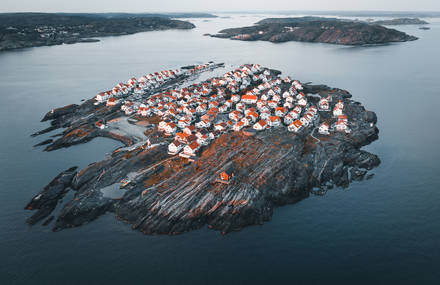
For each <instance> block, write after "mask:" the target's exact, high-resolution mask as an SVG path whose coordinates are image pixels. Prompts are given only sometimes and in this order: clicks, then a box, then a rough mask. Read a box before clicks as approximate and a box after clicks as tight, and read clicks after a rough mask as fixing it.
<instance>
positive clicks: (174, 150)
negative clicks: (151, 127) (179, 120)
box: [168, 140, 183, 155]
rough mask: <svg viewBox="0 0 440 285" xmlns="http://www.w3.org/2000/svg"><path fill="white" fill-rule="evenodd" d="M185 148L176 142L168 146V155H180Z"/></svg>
mask: <svg viewBox="0 0 440 285" xmlns="http://www.w3.org/2000/svg"><path fill="white" fill-rule="evenodd" d="M182 148H183V145H182V144H181V143H180V142H179V141H177V140H175V141H173V142H172V143H170V144H169V145H168V153H169V154H171V155H174V154H178V153H179V152H180V151H181V150H182Z"/></svg>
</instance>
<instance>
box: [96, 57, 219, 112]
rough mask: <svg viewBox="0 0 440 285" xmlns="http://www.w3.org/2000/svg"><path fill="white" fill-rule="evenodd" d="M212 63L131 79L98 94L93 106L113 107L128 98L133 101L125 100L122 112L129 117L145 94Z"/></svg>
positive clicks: (203, 68)
mask: <svg viewBox="0 0 440 285" xmlns="http://www.w3.org/2000/svg"><path fill="white" fill-rule="evenodd" d="M212 64H213V63H206V64H203V65H196V66H194V67H193V68H189V69H186V70H182V69H170V70H163V71H160V72H155V73H150V74H147V75H144V76H142V77H140V78H135V77H132V78H130V79H129V80H128V81H127V83H122V82H120V83H118V84H117V85H116V86H115V87H113V88H112V89H111V90H108V91H105V92H100V93H98V94H97V95H96V97H95V100H96V102H95V104H96V105H99V104H102V103H106V105H107V106H110V107H112V106H115V105H116V104H118V103H119V101H120V99H121V98H125V97H127V96H130V97H131V98H132V99H133V100H131V101H130V100H127V101H126V102H125V104H124V107H123V111H124V112H125V113H126V115H131V114H133V113H134V112H136V111H137V109H138V108H139V106H140V104H136V103H134V101H136V99H138V100H140V99H142V95H144V94H145V93H147V92H151V91H154V90H155V89H158V88H160V87H161V86H163V85H164V84H165V83H167V82H169V81H170V80H173V79H175V78H177V77H178V76H181V75H191V74H194V73H197V72H200V71H203V70H205V69H207V68H209V67H210V66H211V65H212Z"/></svg>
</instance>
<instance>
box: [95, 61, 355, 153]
mask: <svg viewBox="0 0 440 285" xmlns="http://www.w3.org/2000/svg"><path fill="white" fill-rule="evenodd" d="M208 66H209V64H208V65H202V66H197V67H195V70H190V71H189V72H196V71H197V69H204V68H207V67H208ZM187 72H188V71H187ZM180 74H182V71H180V70H167V71H162V72H158V73H154V74H149V75H146V76H143V77H141V78H139V79H137V80H136V79H135V78H132V79H130V80H129V81H128V83H127V84H122V83H120V84H118V85H117V86H116V87H115V88H114V89H112V90H111V91H108V92H110V93H108V92H104V93H102V94H101V93H100V94H98V96H100V97H98V96H97V98H96V100H97V102H103V100H107V101H106V102H107V103H106V104H107V105H109V106H112V104H116V103H114V102H113V101H109V100H111V99H112V98H114V100H118V99H117V98H118V96H120V95H119V94H121V93H122V94H124V92H133V93H136V92H138V90H139V88H141V89H142V90H144V91H145V90H146V89H149V88H157V87H158V84H160V82H164V81H166V80H169V78H175V77H176V76H178V75H180ZM302 90H303V87H302V85H301V83H300V82H299V81H297V80H292V79H291V78H290V77H286V78H283V79H282V78H280V77H279V76H278V75H276V74H275V72H273V71H271V70H270V69H267V68H263V67H262V66H261V65H258V64H253V65H250V64H247V65H243V66H240V67H239V68H237V69H235V70H233V71H230V72H227V73H225V74H224V75H223V76H221V77H214V78H210V79H208V80H206V81H203V82H201V83H199V84H193V85H190V86H187V87H184V88H181V89H178V90H167V91H165V92H161V93H157V94H154V95H151V96H149V97H148V98H143V99H142V100H141V102H135V101H134V100H125V102H124V103H123V105H122V106H121V110H122V111H124V112H125V114H127V115H132V114H134V113H136V114H135V115H136V116H138V117H152V116H156V117H158V118H160V122H159V123H158V126H157V127H158V130H159V131H161V132H163V135H164V136H166V137H170V138H173V141H172V142H171V143H170V144H169V146H168V152H169V154H172V155H175V154H179V155H181V156H184V157H191V156H194V155H195V154H196V152H197V151H198V150H199V149H200V148H201V147H202V146H206V145H209V144H210V142H211V141H212V140H214V139H215V138H216V137H218V136H220V135H221V134H222V133H225V132H229V131H240V130H242V129H243V128H252V129H254V130H256V131H262V130H265V129H268V128H277V127H280V126H285V127H287V129H288V131H291V132H300V131H301V130H302V129H305V128H308V127H309V126H318V125H319V121H320V112H330V111H331V110H333V116H334V117H335V118H336V119H337V122H336V124H335V126H334V129H335V130H337V131H343V132H347V131H348V127H347V124H348V120H347V116H346V115H344V114H343V109H344V105H343V102H341V101H338V102H337V103H336V104H334V108H333V109H332V98H331V96H329V97H327V98H321V100H320V101H319V103H318V106H315V105H314V104H312V103H311V102H309V100H308V98H307V96H306V95H305V94H304V93H303V92H302ZM139 92H142V91H139ZM101 95H102V98H101ZM105 96H109V97H105ZM97 127H99V126H97ZM331 129H332V128H331V126H330V125H329V123H327V122H323V123H321V124H320V125H319V128H318V132H319V133H320V134H322V135H328V134H330V130H331Z"/></svg>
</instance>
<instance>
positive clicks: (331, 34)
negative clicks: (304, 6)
mask: <svg viewBox="0 0 440 285" xmlns="http://www.w3.org/2000/svg"><path fill="white" fill-rule="evenodd" d="M210 36H212V37H217V38H229V39H233V40H242V41H257V40H260V41H270V42H274V43H280V42H288V41H299V42H315V43H330V44H339V45H369V44H384V43H392V42H406V41H414V40H417V38H416V37H414V36H410V35H408V34H406V33H404V32H400V31H397V30H394V29H389V28H386V27H383V26H380V25H374V24H369V23H366V22H360V21H352V20H343V19H337V18H323V17H295V18H267V19H264V20H261V21H259V22H257V23H256V24H255V25H254V26H250V27H242V28H231V29H225V30H222V31H220V32H219V33H218V34H215V35H210Z"/></svg>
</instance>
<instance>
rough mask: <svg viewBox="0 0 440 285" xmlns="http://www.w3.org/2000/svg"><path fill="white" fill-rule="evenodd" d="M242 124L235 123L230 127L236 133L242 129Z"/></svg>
mask: <svg viewBox="0 0 440 285" xmlns="http://www.w3.org/2000/svg"><path fill="white" fill-rule="evenodd" d="M244 125H245V124H244V123H243V122H242V121H240V122H237V123H236V124H235V125H234V126H233V127H232V129H233V130H234V131H236V132H238V131H240V130H241V129H242V128H243V127H244Z"/></svg>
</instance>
